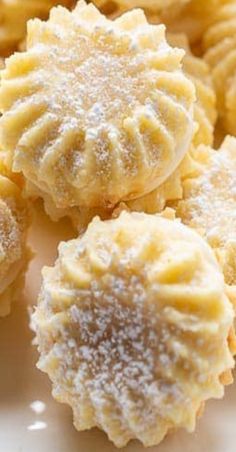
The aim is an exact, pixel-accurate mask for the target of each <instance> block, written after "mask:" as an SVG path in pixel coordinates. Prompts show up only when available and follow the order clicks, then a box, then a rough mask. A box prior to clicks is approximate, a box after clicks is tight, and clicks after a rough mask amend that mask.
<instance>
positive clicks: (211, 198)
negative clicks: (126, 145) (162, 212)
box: [177, 136, 236, 285]
mask: <svg viewBox="0 0 236 452" xmlns="http://www.w3.org/2000/svg"><path fill="white" fill-rule="evenodd" d="M195 159H196V160H197V161H198V163H199V168H201V170H200V173H199V175H198V177H193V178H188V179H186V180H185V182H184V184H183V188H184V199H183V200H181V201H180V202H179V204H178V206H177V215H178V216H179V217H180V218H181V219H182V221H183V222H184V223H185V224H187V225H189V226H191V227H193V228H195V229H197V230H198V231H199V232H200V233H201V234H203V235H204V237H205V238H206V239H207V241H208V242H209V244H210V245H211V246H212V247H213V248H214V249H215V251H216V253H217V255H218V257H219V259H220V262H221V264H222V267H223V271H224V275H225V280H226V282H227V284H229V285H236V254H235V251H236V189H235V180H236V138H234V137H230V136H228V137H226V138H225V140H224V142H223V144H222V145H221V147H220V149H219V150H218V151H215V150H213V149H211V148H209V147H206V146H200V147H199V148H198V149H197V151H196V153H195Z"/></svg>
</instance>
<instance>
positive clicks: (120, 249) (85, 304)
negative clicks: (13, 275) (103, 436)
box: [32, 212, 235, 447]
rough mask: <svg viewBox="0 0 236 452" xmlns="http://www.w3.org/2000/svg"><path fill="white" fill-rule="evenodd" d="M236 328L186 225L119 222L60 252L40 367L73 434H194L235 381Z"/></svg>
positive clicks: (96, 227)
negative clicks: (200, 417)
mask: <svg viewBox="0 0 236 452" xmlns="http://www.w3.org/2000/svg"><path fill="white" fill-rule="evenodd" d="M167 216H168V215H167ZM233 319H234V313H233V308H232V305H231V303H230V301H229V299H228V298H227V296H226V293H225V286H224V279H223V275H222V273H221V271H220V268H219V266H218V263H217V260H216V258H215V256H214V253H213V252H212V250H211V248H210V247H209V245H208V244H207V242H205V241H204V240H203V239H202V238H201V237H200V236H199V235H198V234H197V233H196V232H194V231H193V230H191V229H190V228H187V227H186V226H184V225H182V224H181V223H180V222H179V221H176V220H175V221H173V220H172V221H171V220H169V219H166V218H163V217H160V216H157V215H147V214H144V213H141V214H140V213H128V212H122V213H121V215H120V216H119V217H118V218H116V219H115V220H109V221H101V220H100V219H99V218H95V219H94V220H93V221H92V223H91V224H90V225H89V227H88V229H87V231H86V232H85V234H84V235H83V236H81V237H80V238H78V239H75V240H72V241H69V242H67V243H62V244H60V246H59V257H58V260H57V261H56V263H55V266H54V267H52V268H44V270H43V283H42V288H41V293H40V296H39V300H38V306H37V307H36V310H35V313H34V314H33V317H32V324H33V328H34V329H35V331H36V336H37V343H38V349H39V353H40V359H39V362H38V367H39V368H40V369H41V370H43V371H44V372H46V373H48V375H49V377H50V379H51V380H52V383H53V395H54V397H55V398H56V399H57V400H58V401H60V402H63V403H68V404H69V405H70V406H71V407H72V409H73V414H74V424H75V427H76V428H77V429H78V430H85V429H89V428H92V427H94V426H97V427H99V428H101V429H103V430H104V431H105V432H106V433H107V434H108V436H109V438H110V439H111V440H112V441H113V442H114V443H115V444H116V446H118V447H123V446H125V445H126V444H127V442H128V441H129V440H130V439H132V438H136V439H139V440H140V441H141V442H142V443H143V444H144V445H145V446H151V445H155V444H158V443H159V442H160V441H161V440H162V439H163V438H164V436H165V435H166V434H167V432H168V431H169V430H172V429H175V428H180V427H184V428H186V429H187V430H188V431H193V430H194V428H195V422H196V416H197V414H198V412H199V410H200V409H201V407H202V406H203V403H204V402H205V401H206V400H207V399H209V398H212V397H213V398H221V397H222V396H223V393H224V388H223V382H222V380H224V383H226V382H229V381H230V378H229V374H230V369H231V368H232V367H233V366H234V360H233V357H232V353H233V350H234V349H235V347H234V345H235V343H234V340H233ZM231 338H232V339H231ZM226 377H227V378H226Z"/></svg>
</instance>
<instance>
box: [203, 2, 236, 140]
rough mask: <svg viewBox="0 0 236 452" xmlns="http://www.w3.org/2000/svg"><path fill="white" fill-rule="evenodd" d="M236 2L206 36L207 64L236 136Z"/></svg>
mask: <svg viewBox="0 0 236 452" xmlns="http://www.w3.org/2000/svg"><path fill="white" fill-rule="evenodd" d="M235 32H236V1H231V2H226V5H224V6H222V7H221V8H220V9H218V10H217V14H216V17H215V20H214V22H213V24H212V25H211V26H210V27H209V28H208V30H207V32H206V34H205V36H204V41H203V43H204V48H205V60H206V61H207V62H208V64H210V66H211V67H212V76H213V81H214V85H215V89H216V93H217V101H218V110H219V115H220V119H221V122H222V124H223V126H224V127H225V129H226V131H227V132H228V133H231V134H232V135H236V89H235V85H236V35H235Z"/></svg>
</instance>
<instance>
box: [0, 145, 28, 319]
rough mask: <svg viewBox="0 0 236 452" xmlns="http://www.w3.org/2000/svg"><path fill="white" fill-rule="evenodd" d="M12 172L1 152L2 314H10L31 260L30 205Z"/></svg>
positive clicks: (0, 270)
mask: <svg viewBox="0 0 236 452" xmlns="http://www.w3.org/2000/svg"><path fill="white" fill-rule="evenodd" d="M1 154H2V151H1ZM9 176H10V175H9V172H8V171H7V170H6V168H5V166H4V164H3V161H2V155H0V317H2V316H5V315H7V314H9V312H10V304H11V302H12V301H13V300H14V299H16V298H17V296H18V294H19V289H21V287H22V284H23V275H24V271H25V269H26V266H27V263H28V260H29V251H28V249H27V247H26V235H27V229H28V226H29V212H28V207H27V204H26V202H25V201H24V200H23V199H22V197H21V190H20V188H19V186H18V185H17V183H16V182H15V181H14V180H13V179H11V178H10V177H11V176H10V177H9Z"/></svg>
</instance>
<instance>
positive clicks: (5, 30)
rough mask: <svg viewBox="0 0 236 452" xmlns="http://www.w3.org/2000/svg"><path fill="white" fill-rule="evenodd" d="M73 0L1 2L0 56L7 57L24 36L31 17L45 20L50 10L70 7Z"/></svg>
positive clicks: (12, 0)
mask: <svg viewBox="0 0 236 452" xmlns="http://www.w3.org/2000/svg"><path fill="white" fill-rule="evenodd" d="M74 3H75V1H73V0H1V2H0V55H2V56H8V55H10V54H11V53H12V52H13V51H14V50H16V48H17V45H18V44H19V43H20V41H22V39H23V38H24V36H25V34H26V24H27V21H28V20H29V19H31V18H33V17H40V18H41V19H47V17H48V13H49V11H50V9H51V8H52V7H53V6H55V5H58V4H61V5H65V6H72V5H73V4H74Z"/></svg>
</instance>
